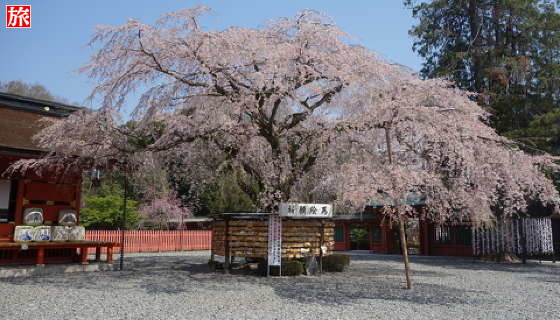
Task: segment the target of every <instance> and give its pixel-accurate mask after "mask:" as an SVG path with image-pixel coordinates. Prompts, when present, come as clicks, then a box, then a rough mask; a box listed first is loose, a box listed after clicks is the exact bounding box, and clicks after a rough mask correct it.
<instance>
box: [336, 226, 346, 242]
mask: <svg viewBox="0 0 560 320" xmlns="http://www.w3.org/2000/svg"><path fill="white" fill-rule="evenodd" d="M334 241H335V242H343V241H344V227H343V226H336V227H334Z"/></svg>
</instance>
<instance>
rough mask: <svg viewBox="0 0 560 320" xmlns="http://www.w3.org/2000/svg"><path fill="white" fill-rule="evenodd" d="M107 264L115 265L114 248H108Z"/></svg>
mask: <svg viewBox="0 0 560 320" xmlns="http://www.w3.org/2000/svg"><path fill="white" fill-rule="evenodd" d="M107 263H113V247H112V246H110V247H107Z"/></svg>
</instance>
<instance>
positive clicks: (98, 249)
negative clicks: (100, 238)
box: [95, 247, 101, 262]
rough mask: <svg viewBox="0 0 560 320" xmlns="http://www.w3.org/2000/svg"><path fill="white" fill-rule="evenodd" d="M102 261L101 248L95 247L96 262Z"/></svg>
mask: <svg viewBox="0 0 560 320" xmlns="http://www.w3.org/2000/svg"><path fill="white" fill-rule="evenodd" d="M99 261H101V247H95V262H99Z"/></svg>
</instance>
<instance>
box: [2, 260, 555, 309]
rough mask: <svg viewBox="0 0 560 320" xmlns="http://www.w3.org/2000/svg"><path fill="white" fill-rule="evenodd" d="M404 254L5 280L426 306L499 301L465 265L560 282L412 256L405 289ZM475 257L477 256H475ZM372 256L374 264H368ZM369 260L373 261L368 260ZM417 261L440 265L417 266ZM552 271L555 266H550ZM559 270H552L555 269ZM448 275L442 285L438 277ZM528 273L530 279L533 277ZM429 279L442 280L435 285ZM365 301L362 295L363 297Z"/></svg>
mask: <svg viewBox="0 0 560 320" xmlns="http://www.w3.org/2000/svg"><path fill="white" fill-rule="evenodd" d="M400 258H401V257H400V256H390V255H356V256H352V260H353V261H354V262H355V263H353V264H352V265H351V267H350V269H349V270H348V271H347V272H344V273H327V274H325V275H323V276H321V277H308V276H301V277H272V278H266V277H258V276H254V275H247V273H244V272H242V271H236V272H233V274H231V275H225V274H223V273H222V272H221V271H216V272H214V271H212V270H211V269H210V268H209V267H208V266H207V261H208V256H205V255H200V256H141V257H127V258H126V260H125V262H126V263H125V270H124V271H122V272H121V271H109V272H91V273H72V274H60V275H57V276H52V277H33V278H14V279H3V280H0V282H3V283H9V284H13V285H22V286H32V287H34V286H40V287H44V288H47V289H48V288H49V287H54V288H66V289H87V290H93V291H97V290H98V291H105V292H106V291H117V292H118V291H122V292H123V293H124V294H126V293H127V292H129V291H136V292H143V293H147V294H150V295H152V294H153V295H159V294H168V295H179V294H197V292H200V291H201V290H205V291H212V292H214V291H215V292H216V295H219V294H220V293H228V292H229V293H237V292H240V291H243V290H251V286H264V287H270V288H271V289H272V290H273V292H274V293H275V294H276V295H277V296H279V297H282V298H285V299H288V300H293V301H297V302H301V303H317V304H324V305H347V304H353V303H358V301H361V300H364V299H366V300H367V299H371V300H387V301H405V302H410V303H415V304H424V305H426V304H427V305H430V304H433V305H456V304H486V303H492V301H493V300H494V298H493V296H492V294H490V293H488V292H486V291H476V290H467V289H463V288H457V287H453V286H452V284H453V283H454V280H453V277H454V276H455V275H457V274H459V273H460V270H462V269H465V270H492V271H507V272H526V273H528V276H532V277H533V278H530V280H534V281H545V282H553V283H560V275H559V272H560V268H551V267H546V266H540V265H535V266H533V265H525V266H524V265H513V264H508V265H505V264H495V263H475V262H473V261H472V259H456V260H455V259H445V258H435V259H434V257H418V256H415V257H411V262H412V271H413V280H414V282H415V287H414V289H413V290H405V289H403V288H404V276H403V270H402V262H401V260H400ZM469 260H470V261H469ZM368 261H370V263H367V262H368ZM364 262H366V263H364ZM414 264H425V265H430V266H437V267H441V268H440V269H435V270H418V269H421V268H418V269H416V270H415V268H414ZM547 270H548V271H547ZM553 273H554V275H556V277H555V276H552V277H551V276H550V275H551V274H553ZM444 277H445V278H449V279H448V280H445V281H444V282H445V283H449V284H450V285H451V286H445V285H441V284H439V283H441V282H439V281H430V280H429V279H431V278H444ZM528 279H529V278H528ZM429 282H436V283H437V284H434V283H429ZM362 302H363V301H362Z"/></svg>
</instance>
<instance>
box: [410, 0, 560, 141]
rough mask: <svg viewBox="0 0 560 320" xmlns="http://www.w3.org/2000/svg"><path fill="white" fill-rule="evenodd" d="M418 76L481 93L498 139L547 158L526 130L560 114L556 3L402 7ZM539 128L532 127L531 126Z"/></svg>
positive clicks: (469, 1)
mask: <svg viewBox="0 0 560 320" xmlns="http://www.w3.org/2000/svg"><path fill="white" fill-rule="evenodd" d="M404 3H405V5H407V6H409V7H410V8H411V9H412V14H413V16H414V17H415V18H417V19H418V24H417V25H416V26H414V27H413V28H412V29H411V30H410V34H411V35H412V36H414V37H415V38H416V41H415V42H414V46H413V49H414V50H415V51H416V52H417V53H418V54H419V55H420V56H421V57H423V58H424V59H425V60H424V64H423V68H422V70H421V74H422V76H424V77H427V78H435V77H448V78H450V80H452V81H453V82H454V83H455V84H456V85H457V86H459V87H460V88H463V89H467V90H470V91H473V92H476V93H478V94H479V95H478V96H477V99H478V102H479V103H480V104H481V105H482V106H484V107H485V108H486V109H487V110H488V111H490V112H491V113H492V115H493V117H492V118H491V120H492V121H491V123H492V125H493V126H494V127H495V128H496V129H497V130H498V132H499V133H501V134H505V135H507V136H510V137H512V138H515V139H516V140H518V141H523V142H527V141H529V142H530V144H532V145H540V146H541V147H543V148H544V149H545V150H547V151H549V152H550V151H554V150H555V149H557V147H556V146H555V145H554V144H553V142H554V139H550V142H551V143H552V144H549V143H547V144H544V145H543V144H542V142H543V140H542V139H541V137H536V139H537V140H539V139H540V143H539V142H535V143H534V142H532V141H533V136H532V135H531V134H530V131H531V130H530V131H529V132H526V131H525V129H526V128H528V127H529V126H530V124H531V122H532V121H533V120H535V119H536V117H538V116H540V115H543V114H546V113H548V112H552V113H554V112H556V111H555V110H557V109H558V98H559V93H560V91H559V85H558V83H560V82H559V81H558V80H560V58H559V57H560V55H559V53H560V52H559V50H560V14H559V13H558V11H557V9H558V7H557V3H556V1H552V0H445V1H444V0H433V1H414V0H405V1H404ZM534 124H535V123H533V125H534Z"/></svg>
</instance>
